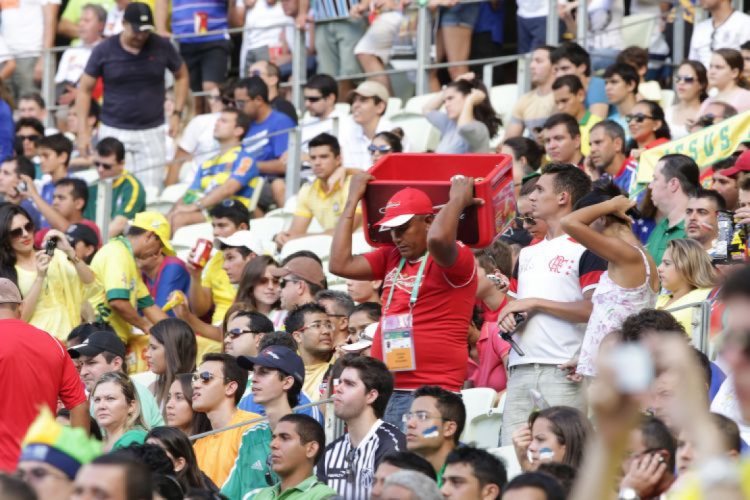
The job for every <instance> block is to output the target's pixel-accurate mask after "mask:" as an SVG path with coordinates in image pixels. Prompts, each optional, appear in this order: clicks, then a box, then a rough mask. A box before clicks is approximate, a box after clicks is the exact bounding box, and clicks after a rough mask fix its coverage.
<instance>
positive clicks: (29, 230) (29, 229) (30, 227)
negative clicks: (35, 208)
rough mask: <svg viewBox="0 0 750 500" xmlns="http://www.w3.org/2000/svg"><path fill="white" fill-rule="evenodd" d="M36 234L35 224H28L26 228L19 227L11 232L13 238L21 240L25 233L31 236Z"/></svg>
mask: <svg viewBox="0 0 750 500" xmlns="http://www.w3.org/2000/svg"><path fill="white" fill-rule="evenodd" d="M33 232H34V223H33V222H27V223H26V224H25V225H24V226H21V227H17V228H15V229H11V230H10V237H11V238H20V237H21V236H23V235H24V233H27V234H31V233H33Z"/></svg>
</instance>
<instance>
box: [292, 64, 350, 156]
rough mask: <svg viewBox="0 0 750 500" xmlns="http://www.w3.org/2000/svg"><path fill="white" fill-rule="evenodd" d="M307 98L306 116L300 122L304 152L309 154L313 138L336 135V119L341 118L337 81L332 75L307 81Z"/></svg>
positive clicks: (322, 75)
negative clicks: (338, 108) (338, 107)
mask: <svg viewBox="0 0 750 500" xmlns="http://www.w3.org/2000/svg"><path fill="white" fill-rule="evenodd" d="M303 93H304V97H305V111H306V112H307V113H306V116H305V117H304V118H303V119H302V121H301V122H300V126H301V127H302V150H303V151H305V152H307V144H308V143H309V142H310V140H311V139H312V138H313V137H317V136H318V135H320V134H323V133H326V134H331V135H334V136H337V135H338V134H337V133H334V132H335V131H334V119H335V118H338V119H339V120H338V121H339V123H338V126H339V127H340V125H341V118H342V117H341V116H340V115H339V114H338V113H337V112H336V102H338V100H339V88H338V84H337V83H336V80H335V79H334V78H333V77H332V76H330V75H324V74H320V73H319V74H317V75H315V76H311V77H310V78H309V79H308V80H307V85H305V89H304V91H303Z"/></svg>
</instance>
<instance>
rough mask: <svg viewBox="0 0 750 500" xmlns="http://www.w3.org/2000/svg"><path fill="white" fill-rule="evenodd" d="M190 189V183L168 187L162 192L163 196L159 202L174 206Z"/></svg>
mask: <svg viewBox="0 0 750 500" xmlns="http://www.w3.org/2000/svg"><path fill="white" fill-rule="evenodd" d="M189 187H190V184H188V183H179V184H172V185H171V186H167V187H165V188H164V191H162V192H161V196H159V199H158V201H159V202H164V203H173V204H174V203H177V202H178V201H180V199H181V198H182V197H183V196H184V194H185V193H186V192H187V190H188V188H189Z"/></svg>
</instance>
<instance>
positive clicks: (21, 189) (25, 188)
mask: <svg viewBox="0 0 750 500" xmlns="http://www.w3.org/2000/svg"><path fill="white" fill-rule="evenodd" d="M16 189H17V190H18V192H19V193H25V192H26V191H28V189H29V186H27V185H26V182H24V181H21V182H19V183H18V184H17V185H16Z"/></svg>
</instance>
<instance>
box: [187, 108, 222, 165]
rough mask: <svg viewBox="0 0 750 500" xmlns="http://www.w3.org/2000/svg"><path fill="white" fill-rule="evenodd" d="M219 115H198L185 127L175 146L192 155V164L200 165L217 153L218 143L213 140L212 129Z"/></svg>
mask: <svg viewBox="0 0 750 500" xmlns="http://www.w3.org/2000/svg"><path fill="white" fill-rule="evenodd" d="M219 116H221V113H209V114H205V115H198V116H195V117H193V119H192V120H190V122H189V123H188V124H187V127H185V131H184V132H183V133H182V137H180V140H179V143H178V144H177V145H178V146H179V147H180V148H182V149H184V150H185V151H187V152H188V153H190V154H192V155H193V162H194V163H195V164H196V165H202V164H203V162H205V161H206V160H210V159H211V158H213V157H214V156H216V154H217V153H218V151H219V143H218V142H216V139H214V127H215V126H216V122H217V121H218V120H219Z"/></svg>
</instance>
